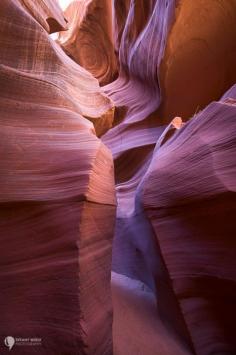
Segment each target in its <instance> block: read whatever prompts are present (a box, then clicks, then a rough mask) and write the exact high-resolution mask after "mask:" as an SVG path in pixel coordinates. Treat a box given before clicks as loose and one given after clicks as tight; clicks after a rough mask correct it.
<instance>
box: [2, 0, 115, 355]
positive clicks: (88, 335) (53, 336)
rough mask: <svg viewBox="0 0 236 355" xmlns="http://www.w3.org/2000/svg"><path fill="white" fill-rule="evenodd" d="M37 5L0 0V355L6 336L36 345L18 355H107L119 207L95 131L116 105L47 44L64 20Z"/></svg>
mask: <svg viewBox="0 0 236 355" xmlns="http://www.w3.org/2000/svg"><path fill="white" fill-rule="evenodd" d="M45 4H46V2H41V1H37V3H36V2H35V1H31V2H28V1H27V2H23V3H22V2H21V1H17V0H14V1H8V0H4V1H1V4H0V47H1V51H0V62H1V66H0V82H1V85H0V116H1V122H0V131H1V141H0V146H1V175H0V180H1V183H0V186H1V195H0V215H1V219H0V235H1V268H0V284H1V295H0V313H1V322H0V338H1V340H0V349H1V350H0V353H1V354H5V353H8V351H9V350H8V349H7V347H6V346H5V345H4V338H5V337H6V336H8V335H10V336H13V337H21V338H29V337H33V338H34V337H39V338H42V345H41V346H35V347H30V346H18V347H17V345H15V347H14V350H15V351H16V353H18V354H22V355H23V354H24V355H25V354H32V353H37V354H45V355H46V354H50V355H51V354H70V355H72V354H74V355H78V354H101V355H103V354H111V352H112V339H111V334H112V333H111V332H112V330H111V327H112V306H111V292H110V277H111V276H110V271H111V246H112V237H113V226H114V217H115V204H116V201H115V190H114V176H113V161H112V156H111V153H110V152H109V150H108V149H107V148H106V147H105V146H104V144H103V143H102V142H101V141H100V140H99V139H98V138H97V137H96V135H95V130H96V131H97V133H98V134H101V133H102V132H104V131H106V130H107V129H108V128H109V126H110V125H111V122H112V119H113V104H112V102H111V101H110V99H108V98H107V97H106V96H105V95H104V94H103V93H101V90H100V88H99V85H98V82H97V80H96V79H94V78H93V77H92V75H91V74H90V73H88V72H87V71H85V70H84V69H83V68H81V67H79V66H78V65H77V64H75V63H74V62H73V61H72V60H71V59H70V58H68V57H67V56H66V54H65V53H64V52H63V51H62V49H61V48H60V47H59V46H58V45H57V44H56V43H55V42H54V41H53V40H51V39H50V37H49V36H48V33H47V32H51V28H50V26H48V23H54V25H55V26H56V30H58V27H57V25H58V26H59V25H60V28H61V27H62V25H64V22H63V21H64V17H63V14H62V12H61V10H60V8H59V7H56V6H55V3H54V2H48V6H46V5H45ZM31 5H32V6H31ZM41 5H42V7H41ZM51 5H52V6H51ZM51 12H52V13H51ZM35 14H37V16H35ZM48 16H50V18H52V19H53V21H51V20H50V21H48ZM86 118H88V119H89V120H91V121H92V122H94V126H95V130H94V127H93V124H92V123H91V122H90V121H88V120H87V119H86ZM12 350H13V349H12Z"/></svg>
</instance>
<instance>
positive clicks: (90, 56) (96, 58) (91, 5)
mask: <svg viewBox="0 0 236 355" xmlns="http://www.w3.org/2000/svg"><path fill="white" fill-rule="evenodd" d="M65 16H66V18H67V20H68V27H69V30H68V31H66V32H60V35H59V43H60V44H61V45H62V48H64V50H65V51H66V53H67V54H68V55H69V56H70V57H71V58H72V59H74V60H75V61H76V62H77V63H79V64H80V65H82V66H83V67H84V68H86V69H87V70H89V71H90V72H91V73H92V74H93V76H95V78H97V79H98V80H99V82H100V84H101V85H104V84H108V83H109V82H111V81H112V80H113V79H114V78H115V76H116V74H117V59H116V55H115V50H114V41H113V36H112V6H111V1H110V0H102V1H101V0H82V1H81V0H76V1H73V2H72V3H71V4H70V5H69V6H68V8H67V9H66V11H65Z"/></svg>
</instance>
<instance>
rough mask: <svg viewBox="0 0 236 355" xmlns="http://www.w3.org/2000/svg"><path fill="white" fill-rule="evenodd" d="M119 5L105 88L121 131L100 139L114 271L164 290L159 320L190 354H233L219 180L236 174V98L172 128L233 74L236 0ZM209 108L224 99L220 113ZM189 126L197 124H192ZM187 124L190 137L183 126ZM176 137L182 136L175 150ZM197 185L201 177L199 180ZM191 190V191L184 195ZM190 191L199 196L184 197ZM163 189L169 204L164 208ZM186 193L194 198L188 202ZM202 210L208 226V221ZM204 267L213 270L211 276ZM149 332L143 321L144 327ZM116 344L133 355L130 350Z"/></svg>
mask: <svg viewBox="0 0 236 355" xmlns="http://www.w3.org/2000/svg"><path fill="white" fill-rule="evenodd" d="M114 8H115V15H116V18H115V38H116V46H117V47H118V48H119V59H120V72H119V78H118V80H116V81H115V82H113V83H111V84H110V85H108V86H106V87H105V88H104V90H105V92H106V93H107V94H108V95H109V96H110V97H111V98H112V99H113V101H114V102H115V104H116V106H117V107H118V113H119V115H118V116H117V117H115V127H113V128H112V129H111V130H109V131H108V132H107V133H106V134H105V135H104V136H103V137H102V140H103V141H104V143H105V144H106V145H108V147H109V148H110V149H111V151H112V153H113V158H114V163H115V177H116V190H117V198H118V211H117V216H118V218H117V223H116V231H115V239H114V244H113V249H114V250H113V270H114V271H115V272H116V273H118V274H122V275H125V277H129V279H130V282H131V279H136V280H139V281H141V282H143V283H144V284H145V285H146V286H148V287H149V289H151V290H152V291H153V292H154V293H155V294H156V297H157V305H158V311H159V317H160V318H161V320H162V321H163V322H164V324H165V326H166V327H167V328H168V329H169V332H170V333H169V334H170V338H172V337H173V333H175V336H177V337H178V339H179V340H178V341H179V342H180V344H182V346H183V344H185V346H187V349H189V351H190V352H191V353H192V352H196V353H197V354H199V355H202V354H210V353H213V352H214V353H222V354H223V353H224V354H226V353H227V354H233V353H234V351H235V343H234V340H233V336H232V332H233V329H234V328H233V324H232V321H231V318H230V309H231V308H232V312H234V311H233V308H234V307H233V306H232V299H233V297H234V295H235V291H234V287H235V286H234V285H235V273H234V272H233V270H234V269H235V265H234V263H233V259H232V258H229V259H228V260H227V263H226V259H227V255H228V253H232V254H231V255H235V245H234V244H233V240H232V235H233V228H234V227H233V226H234V222H233V219H232V213H233V208H232V203H233V202H232V201H233V194H232V193H231V194H230V196H228V193H227V191H228V189H229V187H227V186H224V184H225V183H224V182H221V183H220V182H219V184H221V190H222V191H225V193H223V192H222V193H223V195H222V197H219V196H218V191H217V189H218V187H217V185H215V182H214V181H213V177H214V176H215V175H216V171H215V169H219V170H220V171H221V173H222V174H223V176H224V179H226V180H227V181H230V184H231V185H230V187H232V181H233V180H232V179H233V177H232V175H233V174H234V177H235V171H234V172H233V167H234V164H233V160H232V157H233V149H234V148H235V141H233V139H232V135H231V137H230V135H229V132H230V131H232V132H233V127H234V122H233V115H234V108H233V107H231V106H230V103H231V104H232V101H233V99H232V98H231V100H229V99H228V101H229V104H226V103H222V102H220V103H218V104H212V105H213V106H210V107H209V108H207V109H206V111H204V112H202V113H201V114H200V116H197V117H195V118H192V119H191V120H190V123H189V124H188V125H187V126H186V128H185V126H184V124H183V123H182V121H181V119H179V118H178V119H175V121H174V122H173V123H171V125H170V126H168V124H169V123H170V122H171V121H172V120H173V118H174V117H175V116H179V115H180V116H182V117H183V118H184V120H186V118H188V119H190V118H191V116H192V115H194V114H195V113H196V111H199V110H201V109H202V108H203V107H204V106H206V105H207V104H208V103H210V102H211V101H213V100H216V99H218V98H219V97H220V96H221V95H222V94H223V93H224V92H225V91H226V90H227V89H228V88H230V86H231V85H232V84H233V83H234V82H235V81H236V80H235V79H236V78H235V71H234V69H233V68H234V66H233V65H232V62H233V61H235V53H236V52H235V50H234V43H235V26H234V25H233V23H234V22H235V21H234V20H233V19H234V17H235V16H236V9H235V4H234V1H229V2H227V4H225V5H224V4H222V2H215V1H211V2H207V3H206V2H203V1H202V2H201V3H199V2H196V3H194V4H192V3H191V2H189V1H184V0H183V1H181V2H175V1H150V2H147V1H142V2H136V1H128V0H127V1H115V2H114ZM221 8H223V11H221V10H220V9H221ZM208 13H209V16H208V15H207V14H208ZM228 14H229V16H228ZM220 24H223V25H220ZM223 28H224V29H225V31H224V30H223ZM225 32H226V33H227V39H225V41H224V38H225ZM215 38H218V39H219V40H218V41H215ZM195 45H196V51H195V50H193V47H194V46H195ZM199 46H200V47H201V48H202V50H200V51H198V48H199ZM194 48H195V47H194ZM214 53H215V55H214ZM224 57H226V58H225V59H224ZM213 62H214V65H212V64H213ZM208 74H209V77H208ZM158 79H159V80H158ZM192 79H193V81H191V80H192ZM188 81H189V83H190V85H189V86H188V85H187V83H188ZM204 83H205V84H204ZM229 97H230V96H229ZM232 97H234V96H232ZM233 104H234V101H233ZM212 107H220V108H219V113H218V117H217V120H216V118H215V117H214V115H213V112H212V111H211V110H212ZM119 110H120V112H119ZM208 110H209V111H208ZM213 111H214V110H213ZM208 112H211V114H210V115H211V117H209V113H208ZM214 112H215V111H214ZM226 112H227V114H226ZM225 115H228V116H225ZM198 117H201V118H202V122H203V123H202V127H200V123H199V125H198ZM220 120H221V121H222V123H221V124H220ZM199 121H200V119H199ZM205 121H206V123H204V122H205ZM204 124H205V125H206V126H205V127H206V128H204ZM195 125H197V126H195ZM188 127H192V131H191V132H190V128H188ZM176 131H177V132H179V133H175V132H176ZM187 131H188V132H189V138H188V139H187V137H186V136H185V133H184V132H187ZM202 131H203V133H204V140H203V142H202V139H203V138H202V135H201V132H202ZM182 132H183V133H182ZM195 134H196V136H195ZM208 136H209V137H208ZM174 137H179V139H178V146H177V143H176V145H175V144H174V142H175V138H174ZM176 139H177V138H176ZM214 144H215V145H214ZM213 145H214V146H213ZM228 146H229V148H227V147H228ZM182 147H183V148H182ZM207 147H208V148H207ZM214 147H216V148H214ZM231 147H232V148H231ZM197 148H199V149H198V150H197ZM182 149H183V152H182ZM214 149H216V150H217V152H218V150H219V152H218V153H217V156H218V158H217V163H214V166H212V163H211V161H212V156H213V152H214ZM195 150H196V152H195ZM159 151H160V153H159ZM161 152H163V156H162V153H161ZM194 152H195V154H196V156H195V157H194ZM159 154H160V156H159ZM159 159H160V161H159ZM176 159H178V161H177V162H176V161H175V160H176ZM192 159H193V161H192ZM219 159H220V160H219ZM224 159H225V161H226V162H227V163H225V164H224V163H223V161H224ZM159 163H160V168H159ZM176 164H178V165H176ZM201 164H203V165H201ZM204 164H205V165H204ZM209 164H210V165H209ZM215 164H218V165H217V166H218V167H216V166H215ZM227 164H229V166H228V165H227ZM207 165H209V167H208V168H207ZM164 167H165V170H163V173H162V168H163V169H164ZM195 168H196V170H194V169H195ZM209 169H210V170H209ZM152 171H153V173H152ZM217 174H218V173H217ZM223 176H222V178H223ZM193 179H194V181H195V183H193ZM203 183H204V184H206V186H205V187H204V186H203ZM199 184H202V185H200V186H199V187H198V185H199ZM187 186H189V188H188V190H189V191H185V189H186V188H187ZM201 189H202V190H201ZM204 189H206V193H209V190H211V194H209V196H208V195H207V194H206V195H204ZM195 190H196V191H197V196H198V198H200V199H201V201H202V203H203V204H204V205H206V206H208V207H205V209H204V210H201V208H200V206H199V205H198V206H197V203H195V200H194V198H197V197H193V196H191V193H194V196H195V192H194V191H195ZM175 191H176V193H175ZM188 192H189V194H190V195H188V196H190V197H188V196H187V195H186V194H187V193H188ZM177 193H178V195H177ZM165 194H168V196H169V200H168V202H166V205H164V206H163V205H162V201H163V198H162V196H166V195H165ZM161 198H162V199H161ZM188 198H191V199H192V200H191V201H192V202H191V201H190V202H191V203H190V202H189V203H190V205H188V204H187V203H188ZM209 199H212V202H211V200H209ZM208 200H209V201H208ZM143 204H144V207H145V210H146V211H147V212H148V213H147V214H146V213H144V210H143ZM182 204H186V207H184V206H182ZM195 205H196V206H195ZM214 207H215V209H216V210H215V211H214ZM195 208H196V209H195ZM207 208H209V211H208V212H207ZM204 211H205V212H204ZM224 211H227V212H224ZM204 213H205V214H207V216H208V218H209V222H206V221H204ZM175 214H176V215H177V216H176V215H175ZM226 215H227V217H226ZM214 216H215V218H216V219H217V222H214ZM177 218H179V220H178V219H177ZM150 222H151V225H150ZM204 223H205V225H204ZM214 224H215V225H214ZM225 224H226V225H227V227H225ZM197 228H198V229H197ZM225 228H226V229H227V231H228V233H227V232H226V234H229V237H228V241H227V238H226V240H225V241H224V239H225V237H224V233H223V231H224V229H225ZM196 230H197V231H198V232H197V231H196ZM214 231H217V235H215V234H214V233H215V232H214ZM159 233H160V234H159ZM191 233H192V234H191ZM199 233H200V234H201V236H199V237H198V234H199ZM190 234H191V235H190ZM230 235H231V237H230ZM155 238H156V240H155ZM185 239H186V240H185ZM196 245H197V247H196ZM211 245H212V248H213V247H214V249H211ZM159 247H160V249H159ZM231 247H233V248H234V249H233V251H232V250H231ZM195 248H196V249H195ZM191 251H192V253H193V254H194V255H192V254H191ZM197 251H198V252H199V253H200V252H201V251H202V253H204V256H202V257H201V256H200V255H198V254H197ZM195 254H197V255H195ZM221 260H222V261H221ZM204 264H206V265H205V269H204ZM224 264H225V266H224ZM188 268H189V269H188ZM224 268H225V270H224V271H223V269H224ZM186 270H188V271H189V273H186ZM199 270H200V271H199ZM204 270H205V274H206V275H208V277H207V276H206V278H205V277H204V276H203V275H202V273H204ZM209 270H210V271H209ZM211 271H212V275H211V274H210V272H211ZM217 277H218V278H219V281H218V282H217V281H216V278H217ZM194 280H196V284H194ZM211 280H212V283H211V285H212V290H207V282H208V281H209V283H210V282H211ZM229 280H231V281H229ZM114 282H116V279H114ZM115 285H116V284H115ZM224 285H226V286H225V287H226V290H225V295H224V294H223V295H222V291H221V289H223V288H224ZM173 286H174V287H173ZM115 287H116V286H115ZM198 287H199V288H201V290H198ZM230 290H231V292H232V294H230ZM217 293H218V296H216V294H217ZM198 296H199V300H196V301H195V297H198ZM115 297H116V296H115ZM214 297H215V299H214ZM227 302H229V305H227ZM216 307H218V310H217V309H215V308H216ZM116 312H120V310H118V311H116V310H115V319H116V317H119V314H118V315H117V316H116ZM136 312H139V310H138V308H137V309H136ZM117 327H118V325H116V328H117ZM145 329H146V328H145V324H143V333H145ZM224 332H226V334H224ZM115 336H116V334H115ZM119 336H120V334H119ZM115 342H116V343H119V340H118V339H115ZM135 342H136V344H137V342H139V344H140V347H142V351H143V353H145V347H144V345H143V340H142V337H140V335H139V336H137V338H136V339H135ZM167 344H168V341H167ZM135 346H136V345H133V351H134V349H135ZM167 349H168V350H167V353H168V354H171V355H172V354H174V351H175V350H173V347H171V346H170V343H169V344H168V345H167ZM119 351H120V353H121V354H123V353H125V349H124V348H123V349H122V348H121V349H119ZM148 354H149V353H148ZM150 355H153V353H152V352H150ZM160 355H162V354H161V353H160Z"/></svg>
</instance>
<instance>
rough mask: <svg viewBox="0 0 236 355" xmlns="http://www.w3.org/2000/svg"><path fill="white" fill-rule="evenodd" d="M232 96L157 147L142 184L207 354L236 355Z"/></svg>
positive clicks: (191, 325) (198, 345) (191, 326)
mask: <svg viewBox="0 0 236 355" xmlns="http://www.w3.org/2000/svg"><path fill="white" fill-rule="evenodd" d="M228 95H229V96H228ZM227 97H231V98H234V99H236V87H234V88H233V89H232V90H230V92H229V93H228V94H227V95H226V96H225V98H224V99H223V100H222V101H220V102H219V103H212V104H210V105H209V106H208V107H207V108H206V109H205V110H203V111H202V112H201V113H200V114H198V115H197V116H196V117H194V118H193V119H192V120H190V121H189V122H188V123H186V124H185V126H184V127H183V128H181V129H179V130H177V131H176V133H174V135H173V136H172V137H171V138H170V139H169V140H168V141H167V142H166V143H165V144H164V145H163V146H159V147H158V146H157V148H156V149H155V152H154V155H153V159H152V162H151V164H150V167H149V169H148V172H147V174H146V176H145V179H144V182H143V184H142V196H143V197H142V200H143V203H144V208H145V210H146V211H147V215H148V218H149V220H151V222H152V225H153V227H154V230H155V233H156V237H157V239H158V242H159V244H160V247H161V252H162V255H163V257H164V260H165V264H166V265H167V268H168V272H169V274H170V277H171V280H172V283H173V287H174V290H175V294H176V296H177V298H178V301H179V303H180V305H181V310H182V313H183V315H184V318H185V320H186V323H187V326H188V330H189V333H190V334H191V338H192V340H193V342H194V347H195V350H196V353H197V354H202V355H208V354H234V353H235V349H236V342H235V337H234V319H235V317H236V307H235V304H234V303H235V302H234V298H235V292H236V288H235V285H236V276H235V270H236V262H235V250H236V242H235V238H234V235H235V233H236V226H235V223H234V216H235V212H236V211H235V205H236V204H235V202H236V200H235V191H236V181H235V159H234V156H235V153H236V145H235V142H236V136H235V134H234V132H236V121H235V113H236V106H235V102H233V103H232V102H227V101H225V99H226V98H227ZM156 186H161V189H157V188H156Z"/></svg>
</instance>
